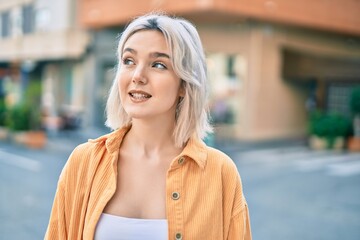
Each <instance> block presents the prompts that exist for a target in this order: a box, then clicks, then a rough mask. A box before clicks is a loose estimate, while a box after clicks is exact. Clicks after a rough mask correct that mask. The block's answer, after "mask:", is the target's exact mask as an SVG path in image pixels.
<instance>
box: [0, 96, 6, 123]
mask: <svg viewBox="0 0 360 240" xmlns="http://www.w3.org/2000/svg"><path fill="white" fill-rule="evenodd" d="M6 112H7V110H6V104H5V99H4V98H0V126H5V122H6Z"/></svg>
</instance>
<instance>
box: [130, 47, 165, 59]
mask: <svg viewBox="0 0 360 240" xmlns="http://www.w3.org/2000/svg"><path fill="white" fill-rule="evenodd" d="M125 52H130V53H132V54H136V53H137V51H136V50H135V49H133V48H125V49H124V51H123V53H125ZM149 55H150V57H152V58H159V57H164V58H168V59H170V56H169V54H166V53H162V52H153V53H150V54H149Z"/></svg>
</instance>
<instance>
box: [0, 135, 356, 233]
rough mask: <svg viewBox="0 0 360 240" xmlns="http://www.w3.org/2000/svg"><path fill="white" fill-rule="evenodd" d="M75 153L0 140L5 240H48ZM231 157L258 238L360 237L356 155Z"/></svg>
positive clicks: (287, 150)
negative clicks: (60, 183)
mask: <svg viewBox="0 0 360 240" xmlns="http://www.w3.org/2000/svg"><path fill="white" fill-rule="evenodd" d="M57 146H58V145H57ZM71 148H72V146H71V144H68V146H67V147H50V148H47V149H45V150H41V151H39V150H29V149H26V148H23V147H18V146H14V145H11V144H7V143H2V142H0V192H1V196H0V220H1V223H2V224H1V225H0V239H4V240H7V239H9V240H24V239H26V240H37V239H43V236H44V232H45V229H46V225H47V222H48V218H49V214H50V210H51V205H52V201H53V197H54V194H55V190H56V183H57V179H58V176H59V174H60V171H61V169H62V167H63V165H64V164H65V162H66V159H67V157H68V155H69V154H70V152H71ZM224 151H226V150H224ZM226 153H228V154H229V155H230V156H231V157H232V158H233V159H234V161H235V163H236V165H237V167H238V169H239V172H240V174H241V177H242V181H243V187H244V193H245V196H246V198H247V201H248V204H249V209H250V216H251V224H252V232H253V239H255V240H258V239H259V240H267V239H269V240H272V239H274V240H282V239H284V240H289V239H290V240H298V239H299V240H300V239H306V240H313V239H314V240H315V239H316V240H319V239H326V240H338V239H346V240H359V239H360V187H359V184H360V154H359V153H358V154H347V153H336V152H313V151H310V150H309V149H307V148H306V147H304V146H290V147H287V146H283V147H276V148H270V149H250V150H246V151H244V150H241V151H238V150H227V151H226Z"/></svg>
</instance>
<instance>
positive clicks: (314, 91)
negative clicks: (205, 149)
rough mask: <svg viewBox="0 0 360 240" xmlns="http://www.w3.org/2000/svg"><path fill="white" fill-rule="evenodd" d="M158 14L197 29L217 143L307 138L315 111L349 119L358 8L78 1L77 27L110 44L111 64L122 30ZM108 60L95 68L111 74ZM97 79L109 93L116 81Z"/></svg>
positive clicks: (282, 2) (283, 1)
mask: <svg viewBox="0 0 360 240" xmlns="http://www.w3.org/2000/svg"><path fill="white" fill-rule="evenodd" d="M114 9H117V10H116V11H114ZM158 10H161V11H165V12H168V13H170V14H175V15H177V16H182V17H185V18H187V19H189V20H191V21H192V22H194V23H195V25H196V26H197V28H198V31H199V33H200V37H201V38H202V41H203V45H204V48H205V51H206V55H207V60H208V68H209V81H210V85H211V89H212V91H211V101H210V108H211V112H212V118H213V121H214V123H215V125H216V127H217V128H220V129H221V130H219V131H217V135H218V137H220V138H221V137H226V138H236V139H244V140H255V141H256V140H266V139H276V138H297V137H303V136H305V135H306V132H307V121H308V114H309V110H311V109H310V108H312V107H314V106H315V105H316V107H317V108H322V109H324V110H328V111H338V112H342V113H344V114H348V113H349V109H348V103H347V101H348V97H349V92H350V90H351V89H352V88H353V87H354V86H355V85H359V84H360V38H359V37H360V18H359V17H358V16H360V4H359V2H358V1H354V0H347V1H345V2H344V1H328V2H326V3H325V2H314V1H310V0H306V1H301V2H298V1H287V0H277V1H275V0H274V1H260V0H256V1H254V0H252V1H250V0H242V1H235V0H227V1H220V0H212V1H210V0H197V1H187V0H185V1H180V2H179V1H173V0H162V1H145V0H143V1H136V2H133V1H125V0H123V1H115V0H106V1H100V0H92V1H86V0H79V22H80V23H81V24H82V26H84V27H86V28H88V29H92V30H93V31H96V32H97V34H98V35H99V36H101V35H103V34H107V36H109V37H110V39H109V41H107V44H108V45H109V46H111V47H108V50H110V52H109V58H108V60H110V59H111V57H110V56H111V54H113V55H115V51H116V43H115V42H114V40H115V38H116V36H117V35H116V34H118V33H120V31H121V28H122V26H124V25H126V23H127V22H128V21H129V20H130V19H132V18H133V17H135V16H138V15H141V14H144V13H147V12H150V11H158ZM330 13H331V14H330ZM110 31H112V33H113V34H112V35H113V39H111V36H110V35H109V32H110ZM117 31H118V32H117ZM99 41H101V40H99ZM103 44H105V45H106V43H103ZM102 54H104V53H102ZM95 55H96V54H95ZM98 59H99V58H98ZM108 60H104V61H102V60H100V61H99V62H98V63H97V65H99V66H100V69H101V68H103V69H106V68H107V67H106V66H109V67H110V66H113V65H112V64H111V61H108ZM113 64H114V65H115V64H116V60H115V61H114V62H113ZM104 66H105V67H104ZM97 68H99V67H97ZM101 71H103V72H104V70H101ZM94 76H96V77H97V78H98V79H97V80H95V82H98V83H99V84H100V85H101V86H104V87H106V88H107V87H108V85H109V82H110V81H111V80H110V79H111V76H113V75H111V74H104V73H102V74H99V73H98V74H95V75H94ZM104 82H106V84H104ZM101 97H103V95H101ZM98 102H101V101H100V100H98Z"/></svg>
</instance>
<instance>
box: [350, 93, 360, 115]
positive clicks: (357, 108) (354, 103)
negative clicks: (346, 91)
mask: <svg viewBox="0 0 360 240" xmlns="http://www.w3.org/2000/svg"><path fill="white" fill-rule="evenodd" d="M350 109H351V111H352V112H353V113H354V114H355V115H357V114H360V87H356V88H355V89H354V90H353V91H352V92H351V95H350Z"/></svg>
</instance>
